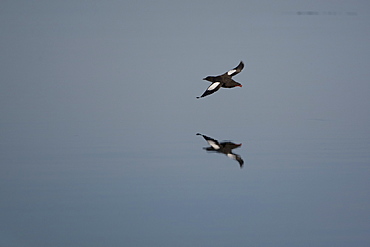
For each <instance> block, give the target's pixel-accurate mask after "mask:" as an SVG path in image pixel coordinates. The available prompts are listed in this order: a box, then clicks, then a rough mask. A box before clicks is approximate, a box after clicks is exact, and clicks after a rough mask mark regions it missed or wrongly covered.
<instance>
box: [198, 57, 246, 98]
mask: <svg viewBox="0 0 370 247" xmlns="http://www.w3.org/2000/svg"><path fill="white" fill-rule="evenodd" d="M243 68H244V63H243V61H240V63H239V65H238V66H236V67H235V68H234V69H231V70H229V71H227V72H226V73H224V74H222V75H218V76H207V77H206V78H203V80H206V81H210V82H212V84H211V85H210V86H209V87H208V88H207V90H206V91H205V92H204V93H203V94H202V96H199V97H197V99H199V98H203V97H205V96H207V95H210V94H213V93H214V92H216V91H217V90H219V89H220V88H221V87H224V88H232V87H242V84H240V83H239V82H236V81H234V80H233V79H232V77H233V76H234V75H237V74H239V73H240V71H242V69H243Z"/></svg>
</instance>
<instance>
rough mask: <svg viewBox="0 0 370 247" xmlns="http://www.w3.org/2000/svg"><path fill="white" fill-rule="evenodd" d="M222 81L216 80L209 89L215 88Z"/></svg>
mask: <svg viewBox="0 0 370 247" xmlns="http://www.w3.org/2000/svg"><path fill="white" fill-rule="evenodd" d="M220 83H221V82H214V83H212V84H211V86H209V87H208V88H207V90H208V91H210V90H213V89H215V88H216V87H217V86H218V85H220Z"/></svg>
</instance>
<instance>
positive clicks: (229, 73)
mask: <svg viewBox="0 0 370 247" xmlns="http://www.w3.org/2000/svg"><path fill="white" fill-rule="evenodd" d="M235 72H236V69H232V70H229V71H228V72H227V74H228V75H231V74H233V73H235Z"/></svg>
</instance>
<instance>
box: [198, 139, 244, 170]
mask: <svg viewBox="0 0 370 247" xmlns="http://www.w3.org/2000/svg"><path fill="white" fill-rule="evenodd" d="M197 135H200V136H203V138H204V139H205V140H206V141H207V142H208V144H209V145H210V147H205V148H203V149H205V150H207V151H210V152H217V153H222V154H226V156H227V157H229V158H230V159H233V160H236V161H238V163H239V166H240V168H242V167H243V164H244V161H243V159H242V157H241V156H240V155H238V154H234V153H233V152H232V150H233V149H234V148H238V147H240V146H241V145H242V144H241V143H240V144H235V143H233V142H230V141H226V142H218V141H217V140H215V139H213V138H211V137H209V136H206V135H202V134H200V133H197Z"/></svg>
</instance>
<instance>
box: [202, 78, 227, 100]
mask: <svg viewBox="0 0 370 247" xmlns="http://www.w3.org/2000/svg"><path fill="white" fill-rule="evenodd" d="M221 86H222V83H221V82H214V83H212V84H211V85H210V86H209V87H208V88H207V90H206V91H205V92H204V93H203V94H202V96H199V97H197V99H199V98H203V97H205V96H207V95H210V94H213V93H214V92H216V91H217V90H219V89H220V87H221Z"/></svg>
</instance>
